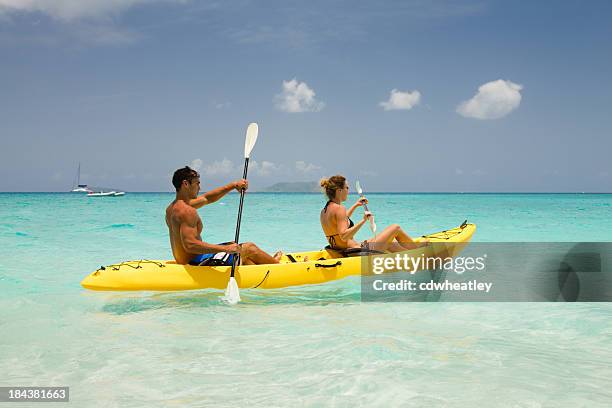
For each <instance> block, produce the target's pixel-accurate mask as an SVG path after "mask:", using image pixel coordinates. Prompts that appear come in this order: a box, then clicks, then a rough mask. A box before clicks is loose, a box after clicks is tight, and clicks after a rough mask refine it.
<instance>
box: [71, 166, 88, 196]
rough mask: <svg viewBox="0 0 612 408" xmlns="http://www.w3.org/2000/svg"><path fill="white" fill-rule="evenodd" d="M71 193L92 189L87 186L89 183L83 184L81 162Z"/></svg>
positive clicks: (86, 191)
mask: <svg viewBox="0 0 612 408" xmlns="http://www.w3.org/2000/svg"><path fill="white" fill-rule="evenodd" d="M70 192H71V193H90V192H91V190H90V189H89V188H88V187H87V184H81V163H80V162H79V167H78V169H77V174H76V178H75V183H74V184H73V187H72V190H70Z"/></svg>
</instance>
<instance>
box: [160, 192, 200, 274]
mask: <svg viewBox="0 0 612 408" xmlns="http://www.w3.org/2000/svg"><path fill="white" fill-rule="evenodd" d="M182 224H187V225H188V226H191V225H195V226H196V228H197V231H198V236H197V237H198V239H199V240H201V239H202V238H201V234H202V220H201V219H200V216H199V215H198V212H197V210H196V209H195V208H193V207H191V206H190V205H188V204H186V203H185V202H184V201H183V200H176V201H173V202H172V203H170V205H169V206H168V208H166V225H168V230H169V232H170V245H171V247H172V254H173V255H174V259H176V261H177V262H178V263H180V264H188V263H189V261H191V260H192V259H193V258H194V257H195V256H196V255H197V254H190V253H188V252H187V251H186V250H185V248H184V247H183V242H182V239H181V225H182Z"/></svg>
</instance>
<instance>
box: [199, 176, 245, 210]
mask: <svg viewBox="0 0 612 408" xmlns="http://www.w3.org/2000/svg"><path fill="white" fill-rule="evenodd" d="M248 186H249V183H248V182H247V181H246V180H244V179H243V180H236V181H233V182H231V183H229V184H227V185H225V186H221V187H217V188H215V189H214V190H210V191H207V192H206V193H204V194H202V195H201V196H199V197H197V198H194V199H192V200H190V201H189V205H190V206H192V207H193V208H201V207H203V206H205V205H208V204H212V203H214V202H215V201H218V200H220V199H221V197H223V196H224V195H226V194H227V193H229V192H230V191H232V190H234V189H236V190H238V191H240V190H241V189H245V190H246V189H247V188H248Z"/></svg>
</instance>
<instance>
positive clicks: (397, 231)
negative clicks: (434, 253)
mask: <svg viewBox="0 0 612 408" xmlns="http://www.w3.org/2000/svg"><path fill="white" fill-rule="evenodd" d="M393 241H397V243H394V242H393ZM368 242H372V243H375V244H376V248H375V249H379V248H378V247H379V246H380V249H382V250H389V251H393V252H400V251H405V250H407V249H415V248H418V247H420V246H422V245H419V243H417V242H414V240H413V239H412V238H410V236H408V234H406V233H405V232H404V230H403V229H402V228H401V227H400V226H399V225H398V224H392V225H389V226H388V227H387V228H385V229H384V230H382V231H381V232H380V233H379V234H377V235H376V237H375V238H372V239H370V240H368Z"/></svg>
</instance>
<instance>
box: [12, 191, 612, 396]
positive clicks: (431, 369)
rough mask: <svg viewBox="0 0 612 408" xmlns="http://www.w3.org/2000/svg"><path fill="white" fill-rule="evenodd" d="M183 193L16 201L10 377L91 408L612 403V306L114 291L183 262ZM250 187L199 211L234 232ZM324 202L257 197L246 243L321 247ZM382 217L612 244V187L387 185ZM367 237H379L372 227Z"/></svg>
mask: <svg viewBox="0 0 612 408" xmlns="http://www.w3.org/2000/svg"><path fill="white" fill-rule="evenodd" d="M172 198H173V196H172V195H170V194H134V193H131V194H128V195H126V196H125V197H121V198H87V197H85V196H82V195H78V194H0V294H1V295H0V310H1V311H2V313H0V331H1V335H0V372H1V373H3V375H0V386H9V385H39V386H45V385H58V386H59V385H66V386H70V387H71V388H70V397H71V401H72V402H73V405H75V406H106V407H115V406H116V407H131V406H143V405H148V406H180V407H184V406H188V407H189V406H194V407H199V406H211V405H214V406H242V405H247V404H249V405H252V406H287V405H300V406H301V405H304V406H326V405H335V406H355V405H357V406H371V405H373V404H376V405H383V404H384V405H392V406H394V405H411V406H450V407H455V406H474V405H477V404H479V405H483V406H503V407H548V406H551V407H558V406H568V407H569V406H572V407H574V406H589V407H594V406H601V407H607V406H610V404H611V403H612V389H610V387H609V378H610V377H611V376H612V368H611V367H612V364H611V363H612V348H611V347H610V344H612V325H611V324H610V322H611V321H612V307H611V306H610V305H608V304H592V303H581V304H553V303H537V304H536V303H512V304H510V303H479V304H459V303H456V304H453V303H402V304H398V303H393V304H383V303H372V304H362V303H360V300H359V299H360V296H359V289H360V286H359V280H358V279H346V280H343V281H337V282H332V283H329V284H326V285H322V286H314V287H308V288H288V289H283V290H273V291H257V290H250V291H241V295H242V298H243V302H242V303H241V304H239V305H238V306H235V307H230V306H225V305H223V304H221V303H220V302H219V294H220V293H219V292H216V291H197V292H186V293H166V294H155V293H97V292H88V291H85V290H83V289H82V288H81V287H80V285H79V281H80V280H81V279H82V278H83V277H84V276H85V275H87V274H88V273H90V272H91V271H92V270H94V269H96V268H97V267H98V266H100V265H102V264H109V263H112V262H116V261H120V260H125V259H136V258H138V259H139V258H153V259H155V258H157V259H159V258H169V257H171V253H170V251H169V248H168V238H167V231H166V226H165V224H164V209H165V207H166V205H167V203H168V202H169V201H171V200H172ZM237 201H238V199H237V195H230V196H226V197H225V198H223V199H222V200H221V202H220V203H216V204H214V205H212V206H209V207H204V208H203V209H202V210H200V214H201V216H202V218H203V222H204V229H205V230H204V234H205V238H206V239H207V240H210V241H212V242H221V241H227V240H231V239H232V237H233V235H234V227H235V216H236V211H237ZM323 203H324V200H323V198H322V197H321V196H319V195H312V194H249V195H248V196H247V199H246V206H245V213H244V216H243V223H244V224H243V228H242V233H241V237H242V238H243V239H244V240H252V241H255V242H256V243H258V244H259V245H260V246H261V247H263V248H264V249H266V250H268V251H274V250H276V249H279V248H282V249H284V250H289V251H292V250H306V249H314V248H319V247H321V246H322V245H323V244H324V243H323V239H322V233H321V231H320V227H319V225H318V213H319V211H320V208H321V206H322V205H323ZM370 204H371V209H372V210H373V211H374V212H375V213H376V216H377V223H378V224H379V225H380V226H384V225H385V224H389V223H392V222H397V223H399V224H401V225H402V226H403V227H404V228H405V229H406V230H407V231H408V232H409V233H412V234H414V235H421V234H425V233H428V232H433V231H437V230H440V229H444V228H447V227H452V226H456V225H458V224H459V223H461V222H462V221H463V220H464V219H466V218H467V219H469V220H470V221H471V222H474V223H476V224H477V225H478V228H479V229H478V231H477V233H476V235H475V236H474V240H476V241H611V240H612V195H590V194H567V195H565V194H555V195H548V194H500V195H496V194H372V195H370ZM365 232H367V231H365V229H364V233H363V234H360V236H359V238H366V237H367V234H365ZM20 406H27V405H26V404H23V405H20Z"/></svg>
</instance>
